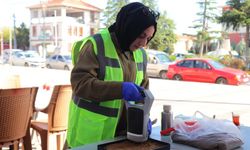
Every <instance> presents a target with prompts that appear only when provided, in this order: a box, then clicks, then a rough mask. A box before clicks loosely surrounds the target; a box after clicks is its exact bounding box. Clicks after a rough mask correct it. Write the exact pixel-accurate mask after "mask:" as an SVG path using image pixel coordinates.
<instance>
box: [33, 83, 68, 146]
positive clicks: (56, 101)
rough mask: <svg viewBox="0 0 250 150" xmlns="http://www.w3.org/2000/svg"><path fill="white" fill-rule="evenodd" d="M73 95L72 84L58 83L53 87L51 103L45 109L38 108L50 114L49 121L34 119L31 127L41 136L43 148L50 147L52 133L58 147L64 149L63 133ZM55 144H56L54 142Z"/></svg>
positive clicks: (65, 128)
mask: <svg viewBox="0 0 250 150" xmlns="http://www.w3.org/2000/svg"><path fill="white" fill-rule="evenodd" d="M71 96H72V89H71V85H56V86H55V87H54V89H53V92H52V96H51V99H50V103H49V105H48V106H47V107H46V108H44V109H43V110H38V111H40V112H43V113H47V114H48V120H47V121H39V120H32V121H31V128H33V129H34V130H35V131H37V132H38V133H39V134H40V136H41V146H42V150H47V149H50V148H49V147H50V146H51V145H49V141H50V140H51V139H50V137H51V136H50V135H52V134H53V135H56V138H57V149H58V150H59V149H62V145H63V144H62V143H63V141H61V138H62V137H61V135H64V136H63V137H64V139H63V140H64V141H65V133H66V130H67V125H68V109H69V102H70V99H71ZM53 145H54V144H53Z"/></svg>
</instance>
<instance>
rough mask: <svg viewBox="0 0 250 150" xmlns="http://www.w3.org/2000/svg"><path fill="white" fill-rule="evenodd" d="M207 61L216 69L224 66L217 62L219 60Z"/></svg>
mask: <svg viewBox="0 0 250 150" xmlns="http://www.w3.org/2000/svg"><path fill="white" fill-rule="evenodd" d="M208 62H209V63H210V64H211V66H213V67H214V68H216V69H222V68H225V66H224V65H222V64H221V63H219V62H216V61H213V60H209V61H208Z"/></svg>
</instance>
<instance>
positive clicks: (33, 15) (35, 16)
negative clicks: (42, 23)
mask: <svg viewBox="0 0 250 150" xmlns="http://www.w3.org/2000/svg"><path fill="white" fill-rule="evenodd" d="M31 18H38V11H37V10H33V11H31Z"/></svg>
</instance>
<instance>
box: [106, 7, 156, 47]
mask: <svg viewBox="0 0 250 150" xmlns="http://www.w3.org/2000/svg"><path fill="white" fill-rule="evenodd" d="M158 17H159V13H156V12H154V11H153V10H151V9H150V8H149V7H147V6H145V5H143V4H142V3H139V2H134V3H130V4H128V5H125V6H123V7H122V8H121V10H120V11H119V13H118V14H117V17H116V22H115V23H114V24H112V25H111V26H110V27H109V31H110V32H115V34H116V37H117V40H118V43H119V45H120V47H121V49H122V51H129V46H130V45H131V44H132V42H133V41H134V40H135V39H136V38H137V37H139V36H140V34H142V32H143V31H144V30H146V29H147V28H148V27H150V26H152V25H153V26H154V27H155V32H156V29H157V22H156V20H157V19H158ZM155 32H154V34H155ZM154 34H153V36H154ZM153 36H152V38H153ZM152 38H151V39H152ZM151 39H150V40H151ZM150 40H149V41H150ZM149 41H148V42H149Z"/></svg>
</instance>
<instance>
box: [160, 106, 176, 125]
mask: <svg viewBox="0 0 250 150" xmlns="http://www.w3.org/2000/svg"><path fill="white" fill-rule="evenodd" d="M171 127H173V113H172V112H171V105H163V112H162V113H161V130H165V129H168V128H171Z"/></svg>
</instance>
